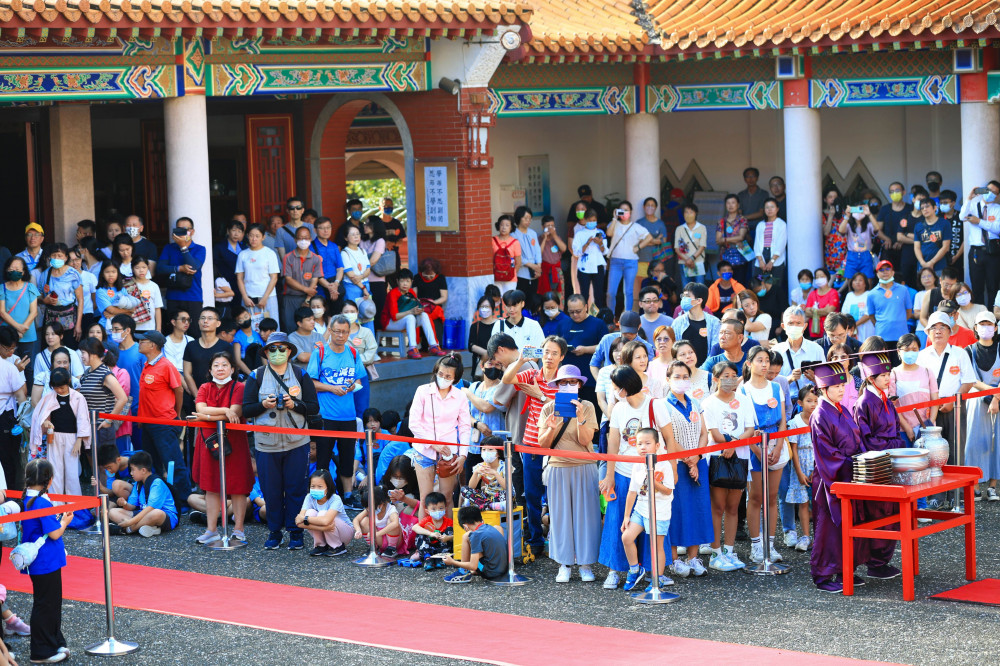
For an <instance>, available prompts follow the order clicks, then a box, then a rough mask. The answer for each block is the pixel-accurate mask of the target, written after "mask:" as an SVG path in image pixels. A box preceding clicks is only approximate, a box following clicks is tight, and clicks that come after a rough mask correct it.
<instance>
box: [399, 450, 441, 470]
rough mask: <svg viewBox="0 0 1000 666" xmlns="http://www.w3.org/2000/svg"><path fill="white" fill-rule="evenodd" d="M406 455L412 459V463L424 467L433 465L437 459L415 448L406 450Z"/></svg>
mask: <svg viewBox="0 0 1000 666" xmlns="http://www.w3.org/2000/svg"><path fill="white" fill-rule="evenodd" d="M406 457H407V458H409V459H410V460H412V461H413V464H414V465H420V466H421V467H423V468H424V469H427V468H428V467H434V465H436V464H437V460H434V459H433V458H428V457H427V456H425V455H424V454H422V453H420V452H419V451H417V450H416V449H410V450H409V451H407V452H406Z"/></svg>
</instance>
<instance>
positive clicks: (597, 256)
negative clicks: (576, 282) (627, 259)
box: [573, 228, 608, 275]
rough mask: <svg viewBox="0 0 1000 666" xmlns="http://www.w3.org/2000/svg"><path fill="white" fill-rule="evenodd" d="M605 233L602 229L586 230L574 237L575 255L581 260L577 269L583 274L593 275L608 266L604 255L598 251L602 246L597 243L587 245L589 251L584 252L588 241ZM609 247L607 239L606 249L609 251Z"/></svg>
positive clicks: (578, 232) (605, 242)
mask: <svg viewBox="0 0 1000 666" xmlns="http://www.w3.org/2000/svg"><path fill="white" fill-rule="evenodd" d="M603 233H604V232H603V231H601V230H600V229H587V228H584V229H583V230H582V231H577V232H576V235H575V236H573V254H574V255H576V256H577V257H578V258H579V261H578V262H577V264H576V267H577V269H578V270H579V271H580V272H581V273H586V274H588V275H593V274H595V273H597V271H598V270H599V269H600V268H601V267H603V266H607V264H608V262H607V261H606V260H605V259H604V254H602V253H601V251H600V250H599V249H598V248H599V247H600V246H599V245H598V244H597V243H596V242H594V243H591V244H590V245H587V251H586V252H584V251H583V246H584V245H585V244H586V243H587V241H589V240H590V239H591V238H593V237H594V236H596V235H598V234H603ZM607 247H608V242H607V240H606V239H605V241H604V248H605V249H607Z"/></svg>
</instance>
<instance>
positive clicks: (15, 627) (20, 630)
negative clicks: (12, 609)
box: [3, 615, 31, 636]
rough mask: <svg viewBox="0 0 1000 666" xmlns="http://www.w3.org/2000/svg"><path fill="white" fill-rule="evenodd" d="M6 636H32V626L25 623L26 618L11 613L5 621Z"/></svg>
mask: <svg viewBox="0 0 1000 666" xmlns="http://www.w3.org/2000/svg"><path fill="white" fill-rule="evenodd" d="M3 635H4V636H30V635H31V627H30V626H28V625H27V624H25V623H24V620H22V619H21V618H19V617H18V616H17V615H11V616H10V617H9V618H7V619H6V620H4V623H3Z"/></svg>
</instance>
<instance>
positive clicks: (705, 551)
mask: <svg viewBox="0 0 1000 666" xmlns="http://www.w3.org/2000/svg"><path fill="white" fill-rule="evenodd" d="M698 554H699V555H711V554H712V544H710V543H703V544H701V545H700V546H698Z"/></svg>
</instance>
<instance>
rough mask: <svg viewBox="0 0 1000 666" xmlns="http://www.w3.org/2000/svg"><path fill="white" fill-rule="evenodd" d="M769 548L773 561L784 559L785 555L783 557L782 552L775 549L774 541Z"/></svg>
mask: <svg viewBox="0 0 1000 666" xmlns="http://www.w3.org/2000/svg"><path fill="white" fill-rule="evenodd" d="M769 550H770V551H771V552H770V553H768V554H769V555H770V556H771V561H772V562H780V561H781V560H782V559H784V558H783V557H781V553H779V552H778V551H776V550H775V549H774V544H773V543H772V544H771V547H770V549H769Z"/></svg>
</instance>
